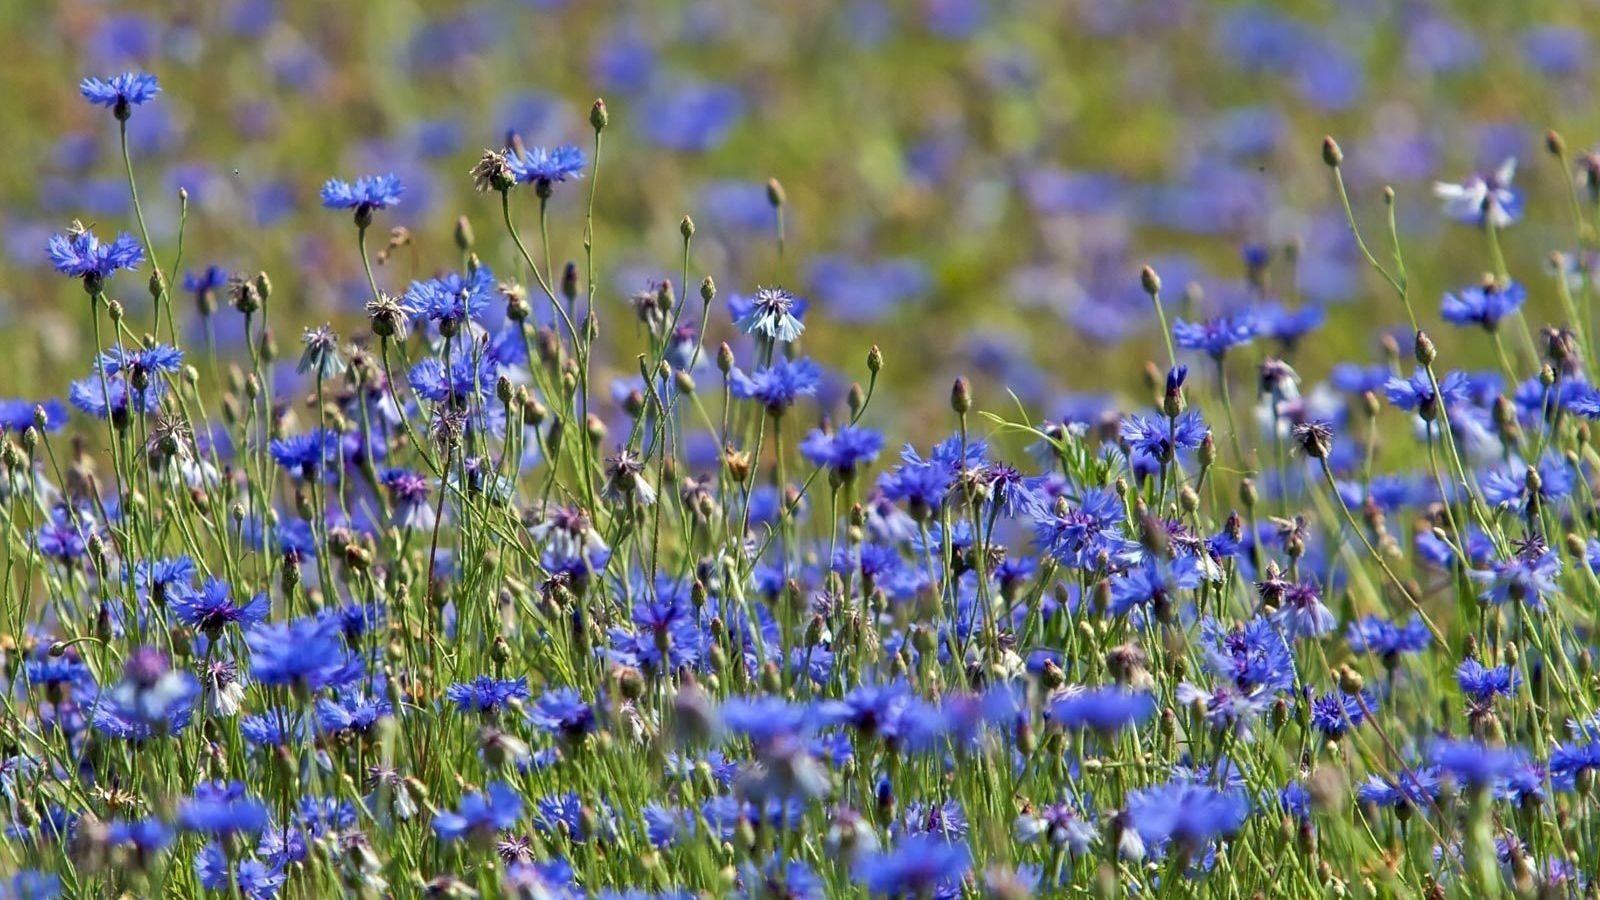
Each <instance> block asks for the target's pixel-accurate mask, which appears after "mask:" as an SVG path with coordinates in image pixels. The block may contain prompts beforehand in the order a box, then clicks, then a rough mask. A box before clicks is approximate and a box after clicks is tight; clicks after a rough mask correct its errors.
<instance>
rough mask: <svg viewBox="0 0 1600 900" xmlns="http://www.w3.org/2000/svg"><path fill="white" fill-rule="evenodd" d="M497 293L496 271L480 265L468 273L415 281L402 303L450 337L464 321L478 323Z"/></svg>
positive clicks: (448, 273) (416, 318)
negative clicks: (434, 323)
mask: <svg viewBox="0 0 1600 900" xmlns="http://www.w3.org/2000/svg"><path fill="white" fill-rule="evenodd" d="M496 292H497V286H496V283H495V280H494V273H493V272H492V271H490V269H489V267H488V266H482V265H480V266H476V267H473V268H472V269H471V270H470V271H469V272H467V273H466V274H465V275H463V274H461V273H460V272H447V273H445V274H444V275H441V276H439V277H438V278H430V279H428V280H427V281H413V282H412V283H411V287H410V288H408V289H407V290H406V295H405V298H404V304H403V305H404V307H405V308H406V310H408V311H409V312H410V313H411V316H412V318H413V319H414V320H418V321H420V320H424V319H426V320H429V321H432V322H436V323H438V325H439V333H440V334H442V335H444V336H446V337H449V336H451V335H454V334H455V333H456V332H457V331H459V330H460V328H461V326H462V325H463V324H465V323H467V322H476V321H477V320H478V319H479V318H480V317H481V316H482V315H483V311H484V309H485V308H487V307H488V305H489V303H490V301H492V300H493V299H494V298H495V296H496Z"/></svg>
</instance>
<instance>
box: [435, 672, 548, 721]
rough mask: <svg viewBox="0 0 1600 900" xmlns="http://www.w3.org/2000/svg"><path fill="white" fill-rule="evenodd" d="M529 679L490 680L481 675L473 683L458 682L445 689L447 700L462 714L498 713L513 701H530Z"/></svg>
mask: <svg viewBox="0 0 1600 900" xmlns="http://www.w3.org/2000/svg"><path fill="white" fill-rule="evenodd" d="M528 697H529V694H528V679H526V678H490V677H489V676H488V675H479V676H478V677H477V678H474V679H472V680H471V681H465V682H457V683H455V684H452V685H450V687H448V688H446V689H445V698H446V699H448V700H449V701H450V702H451V703H454V704H455V705H456V708H458V709H460V710H461V711H462V712H476V713H482V714H484V715H493V714H495V713H498V712H499V711H500V709H501V707H503V706H505V705H506V704H507V703H510V702H511V701H512V700H526V699H528Z"/></svg>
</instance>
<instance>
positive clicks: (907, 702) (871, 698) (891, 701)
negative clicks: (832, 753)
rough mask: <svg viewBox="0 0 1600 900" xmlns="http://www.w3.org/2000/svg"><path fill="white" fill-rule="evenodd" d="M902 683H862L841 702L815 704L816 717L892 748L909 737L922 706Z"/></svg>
mask: <svg viewBox="0 0 1600 900" xmlns="http://www.w3.org/2000/svg"><path fill="white" fill-rule="evenodd" d="M925 705H926V704H924V703H923V701H922V698H920V697H918V696H917V695H916V694H915V693H913V692H912V690H911V686H910V685H909V684H907V683H906V682H905V681H904V680H896V681H893V682H890V683H889V684H884V685H877V684H864V685H862V686H861V687H858V688H854V689H852V690H851V691H850V692H849V693H848V694H845V696H844V697H843V699H840V700H828V701H824V702H822V703H820V704H818V705H817V718H818V719H820V720H821V723H822V724H825V725H844V726H847V727H849V728H851V729H853V730H855V731H856V732H857V733H859V734H861V735H864V736H866V737H880V738H882V739H884V740H885V741H886V742H888V743H889V744H890V745H891V746H895V745H896V744H898V743H900V742H901V741H902V739H904V738H906V737H908V736H909V734H908V732H909V731H910V730H911V729H910V727H909V726H911V725H912V723H913V719H914V715H913V713H914V711H915V710H916V709H917V708H918V707H922V706H925Z"/></svg>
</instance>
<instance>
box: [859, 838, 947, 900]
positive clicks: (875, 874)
mask: <svg viewBox="0 0 1600 900" xmlns="http://www.w3.org/2000/svg"><path fill="white" fill-rule="evenodd" d="M971 867H972V854H971V852H970V851H969V850H968V849H967V845H966V844H965V843H962V842H959V841H956V842H952V841H946V840H942V839H940V838H937V837H933V836H931V835H926V834H917V835H910V836H908V837H906V838H903V839H902V840H900V841H898V842H897V843H896V844H895V845H894V847H892V848H891V849H889V850H887V851H883V852H880V853H873V854H871V855H869V856H866V857H865V858H863V859H862V860H861V861H860V862H858V863H857V864H856V867H855V877H856V880H857V881H858V882H860V883H861V885H862V886H864V887H865V888H866V889H867V893H869V894H871V895H873V896H875V897H894V898H918V897H934V896H944V895H945V894H944V892H946V891H951V890H953V889H956V888H958V887H959V885H960V883H961V880H962V878H963V877H965V876H966V874H967V870H968V869H969V868H971ZM951 896H954V895H953V894H952V895H951Z"/></svg>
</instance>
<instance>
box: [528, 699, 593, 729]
mask: <svg viewBox="0 0 1600 900" xmlns="http://www.w3.org/2000/svg"><path fill="white" fill-rule="evenodd" d="M528 720H529V721H530V722H532V723H533V724H535V725H537V726H539V727H540V728H543V729H544V730H545V731H548V732H550V733H551V734H553V735H555V736H556V737H559V738H561V739H563V740H567V741H577V740H581V739H582V738H583V737H584V736H586V735H588V734H589V733H590V732H593V731H594V730H595V728H596V727H597V724H596V722H595V717H594V708H593V707H591V706H590V705H589V704H588V703H585V702H584V700H583V698H582V697H581V696H579V694H578V692H577V691H575V690H573V689H572V688H557V689H556V690H553V691H548V692H546V693H545V695H544V696H542V697H540V698H539V700H538V702H537V703H535V704H534V705H533V708H532V709H531V710H529V711H528Z"/></svg>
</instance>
